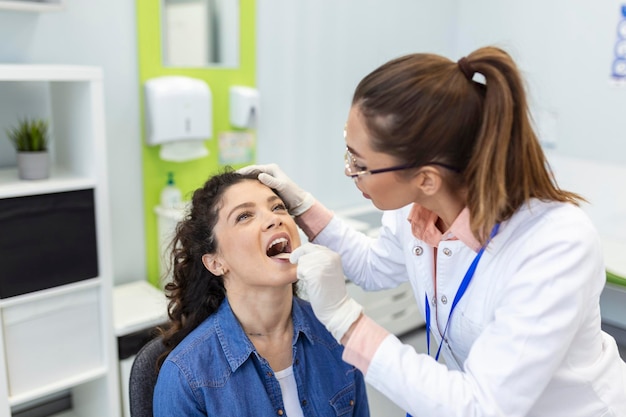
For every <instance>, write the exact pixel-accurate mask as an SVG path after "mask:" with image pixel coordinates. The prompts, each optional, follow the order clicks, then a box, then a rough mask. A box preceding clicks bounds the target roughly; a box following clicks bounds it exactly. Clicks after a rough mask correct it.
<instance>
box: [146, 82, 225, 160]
mask: <svg viewBox="0 0 626 417" xmlns="http://www.w3.org/2000/svg"><path fill="white" fill-rule="evenodd" d="M144 88H145V109H146V142H147V144H148V145H162V147H161V158H163V159H166V160H172V161H183V160H189V159H195V158H198V157H201V156H205V155H207V154H208V151H207V150H206V148H205V147H204V144H203V141H204V140H206V139H209V138H211V136H212V130H213V123H212V120H213V117H212V97H211V90H210V88H209V86H208V85H207V83H206V82H205V81H203V80H200V79H196V78H190V77H184V76H163V77H156V78H152V79H149V80H147V81H146V82H145V85H144Z"/></svg>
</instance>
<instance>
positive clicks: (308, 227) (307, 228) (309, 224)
mask: <svg viewBox="0 0 626 417" xmlns="http://www.w3.org/2000/svg"><path fill="white" fill-rule="evenodd" d="M332 218H333V212H332V211H330V210H328V209H327V208H326V207H324V205H322V204H321V203H319V202H318V201H315V203H313V205H312V206H311V208H310V209H308V210H307V211H305V212H304V213H302V214H301V215H300V216H298V217H296V224H297V225H298V226H300V229H302V231H303V232H304V234H306V235H307V237H308V238H309V240H310V241H312V240H313V239H314V238H315V236H317V235H318V234H319V232H321V231H322V230H323V229H324V228H325V227H326V226H328V223H330V221H331V220H332Z"/></svg>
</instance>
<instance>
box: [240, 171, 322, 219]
mask: <svg viewBox="0 0 626 417" xmlns="http://www.w3.org/2000/svg"><path fill="white" fill-rule="evenodd" d="M253 171H261V173H260V174H259V181H261V182H262V183H263V184H265V185H267V186H268V187H270V188H273V189H274V190H276V192H277V193H278V195H279V196H280V198H282V199H283V201H284V202H285V204H287V206H289V213H290V214H291V215H293V216H299V215H301V214H302V213H304V212H305V211H307V210H308V209H310V208H311V206H312V205H313V203H314V202H315V198H314V197H313V196H312V195H311V194H310V193H308V192H306V191H304V190H303V189H302V188H300V187H298V186H297V185H296V183H294V182H293V181H291V179H290V178H289V177H288V176H287V174H285V173H284V172H283V171H282V170H281V169H280V168H279V167H278V165H276V164H268V165H249V166H247V167H243V168H240V169H238V170H237V172H239V173H240V174H249V173H250V172H253Z"/></svg>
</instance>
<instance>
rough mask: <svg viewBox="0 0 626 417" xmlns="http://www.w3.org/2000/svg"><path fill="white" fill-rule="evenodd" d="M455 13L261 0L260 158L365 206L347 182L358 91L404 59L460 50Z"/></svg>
mask: <svg viewBox="0 0 626 417" xmlns="http://www.w3.org/2000/svg"><path fill="white" fill-rule="evenodd" d="M456 14H457V10H456V1H455V0H441V1H437V2H432V1H428V0H387V1H385V2H383V1H378V0H340V1H337V0H317V1H293V0H257V17H258V20H257V25H258V26H257V33H258V45H257V77H258V78H257V85H258V88H259V90H260V93H261V107H260V117H259V130H258V161H259V162H260V163H269V162H276V163H278V164H279V165H280V166H281V168H282V169H283V170H284V171H285V172H286V173H287V174H289V176H290V177H291V178H292V179H293V180H294V181H296V182H297V183H298V184H299V185H301V186H302V187H303V188H305V189H307V190H309V191H310V192H311V193H313V195H315V196H316V197H317V198H318V199H319V200H320V201H322V202H324V203H325V204H326V205H328V206H329V207H332V208H338V207H343V206H346V205H351V204H367V201H366V200H364V199H363V197H362V196H361V195H360V193H359V192H358V191H357V190H356V187H355V186H354V184H353V183H352V181H351V180H349V179H348V178H345V177H344V176H343V165H344V163H343V155H344V149H345V142H344V140H343V126H344V124H345V120H346V117H347V114H348V110H349V107H350V102H351V100H352V93H353V91H354V88H355V87H356V85H357V83H358V82H359V81H360V80H361V78H362V77H363V76H365V75H366V74H367V73H369V72H370V71H372V70H374V69H375V68H376V67H377V66H379V65H381V64H382V63H384V62H385V61H387V60H389V59H391V58H395V57H397V56H399V55H402V54H405V53H409V52H415V51H432V52H436V53H442V54H449V53H451V52H452V51H454V42H455V39H456Z"/></svg>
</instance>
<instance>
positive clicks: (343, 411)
mask: <svg viewBox="0 0 626 417" xmlns="http://www.w3.org/2000/svg"><path fill="white" fill-rule="evenodd" d="M355 391H356V389H355V386H354V384H350V385H348V386H347V387H345V388H343V389H341V391H339V392H338V393H337V394H335V395H334V396H333V397H332V398H331V399H330V405H331V406H332V407H333V409H334V410H335V414H336V415H337V416H351V415H352V414H353V413H354V403H355V401H356V398H355V397H356V392H355Z"/></svg>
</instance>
